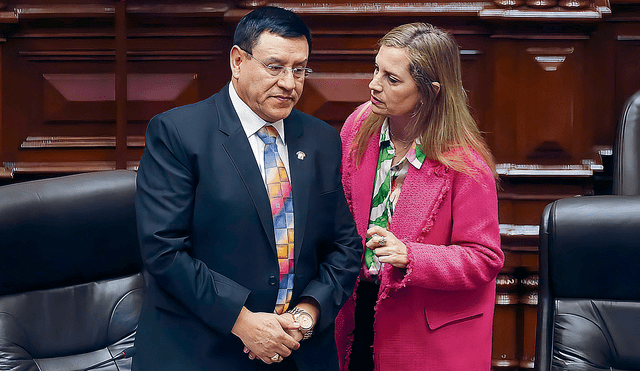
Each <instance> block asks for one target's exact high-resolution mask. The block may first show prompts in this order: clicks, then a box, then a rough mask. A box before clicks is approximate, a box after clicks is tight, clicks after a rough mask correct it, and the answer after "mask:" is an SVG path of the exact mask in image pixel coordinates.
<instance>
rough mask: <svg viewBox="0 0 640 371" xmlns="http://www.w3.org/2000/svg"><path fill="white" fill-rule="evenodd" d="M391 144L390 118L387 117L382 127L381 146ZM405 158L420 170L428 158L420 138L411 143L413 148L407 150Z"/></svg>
mask: <svg viewBox="0 0 640 371" xmlns="http://www.w3.org/2000/svg"><path fill="white" fill-rule="evenodd" d="M389 145H391V132H390V131H389V118H388V117H387V118H385V119H384V122H383V123H382V128H380V147H383V146H384V147H386V146H389ZM405 158H406V159H407V161H409V163H410V164H411V165H413V167H415V168H416V169H418V170H420V168H421V167H422V164H423V163H424V160H425V158H426V156H425V154H424V151H423V150H422V144H421V143H420V138H416V140H414V141H413V143H411V148H409V151H407V154H406V155H405Z"/></svg>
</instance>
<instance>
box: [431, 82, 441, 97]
mask: <svg viewBox="0 0 640 371" xmlns="http://www.w3.org/2000/svg"><path fill="white" fill-rule="evenodd" d="M431 85H433V87H434V88H435V89H436V96H438V94H439V93H440V83H439V82H437V81H434V82H432V83H431Z"/></svg>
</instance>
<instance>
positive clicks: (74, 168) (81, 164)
mask: <svg viewBox="0 0 640 371" xmlns="http://www.w3.org/2000/svg"><path fill="white" fill-rule="evenodd" d="M4 167H5V168H7V169H10V171H11V172H12V174H20V173H22V174H55V173H85V172H90V171H105V170H115V169H116V162H115V161H77V162H5V163H4Z"/></svg>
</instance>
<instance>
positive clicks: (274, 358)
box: [271, 353, 280, 362]
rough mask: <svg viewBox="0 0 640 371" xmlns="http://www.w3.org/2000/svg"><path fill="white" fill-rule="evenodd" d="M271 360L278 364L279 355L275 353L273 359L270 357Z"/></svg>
mask: <svg viewBox="0 0 640 371" xmlns="http://www.w3.org/2000/svg"><path fill="white" fill-rule="evenodd" d="M271 360H272V361H273V362H278V361H279V360H280V354H278V353H276V355H274V356H273V357H271Z"/></svg>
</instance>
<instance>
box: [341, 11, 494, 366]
mask: <svg viewBox="0 0 640 371" xmlns="http://www.w3.org/2000/svg"><path fill="white" fill-rule="evenodd" d="M369 88H370V89H371V100H370V101H369V102H367V103H365V104H363V105H362V106H360V107H359V108H358V109H357V110H356V111H355V112H354V113H353V114H352V115H351V116H350V117H349V118H348V119H347V121H346V122H345V124H344V126H343V128H342V131H341V136H342V142H343V160H342V161H343V162H342V177H343V183H344V190H345V194H346V197H347V200H348V202H349V206H350V208H351V212H352V213H353V215H354V218H355V220H356V224H357V227H358V232H359V233H360V235H361V236H363V238H365V237H366V241H367V242H366V247H367V249H365V251H368V253H367V254H366V255H365V256H364V257H363V264H362V269H361V273H360V276H359V278H358V286H357V290H356V291H355V292H354V294H353V296H352V297H351V298H350V299H349V300H348V301H347V303H346V304H345V306H344V307H343V308H342V310H341V311H340V313H339V315H338V318H337V319H336V343H337V347H338V353H339V358H340V367H341V370H343V371H347V370H368V371H371V370H378V371H386V370H393V371H400V370H402V371H411V370H420V371H423V370H430V371H433V370H456V371H480V370H483V371H488V370H489V369H490V367H491V333H492V327H493V309H494V302H495V287H496V281H495V279H496V275H497V274H498V272H499V271H500V269H501V268H502V265H503V262H504V254H503V253H502V251H501V250H500V234H499V230H498V201H497V196H496V183H495V179H496V175H495V166H494V163H493V159H492V156H491V153H490V152H489V150H488V148H487V146H486V144H485V142H484V140H483V139H482V137H481V135H480V133H479V131H478V128H477V126H476V124H475V122H474V120H473V118H472V117H471V115H470V113H469V111H468V108H467V102H466V95H465V91H464V89H463V87H462V79H461V69H460V57H459V49H458V45H457V44H456V42H455V41H454V39H453V38H452V37H451V36H450V35H449V34H447V33H445V32H444V31H442V30H440V29H437V28H435V27H433V26H431V25H429V24H424V23H412V24H406V25H402V26H399V27H396V28H395V29H393V30H392V31H390V32H389V33H388V34H387V35H385V36H384V37H383V38H382V39H381V40H380V42H379V51H378V54H377V56H376V64H375V71H374V75H373V80H372V81H371V83H370V84H369Z"/></svg>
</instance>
